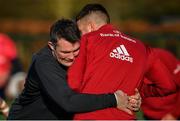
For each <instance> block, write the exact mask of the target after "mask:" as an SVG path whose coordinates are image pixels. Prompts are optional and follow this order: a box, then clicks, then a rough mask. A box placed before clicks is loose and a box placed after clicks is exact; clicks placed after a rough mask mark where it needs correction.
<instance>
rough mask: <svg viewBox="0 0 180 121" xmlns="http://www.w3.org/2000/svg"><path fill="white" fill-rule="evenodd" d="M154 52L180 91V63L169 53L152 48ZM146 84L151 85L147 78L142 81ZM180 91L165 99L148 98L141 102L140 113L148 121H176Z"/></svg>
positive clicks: (179, 112)
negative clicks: (171, 75) (165, 120)
mask: <svg viewBox="0 0 180 121" xmlns="http://www.w3.org/2000/svg"><path fill="white" fill-rule="evenodd" d="M154 52H155V53H156V54H157V57H159V58H160V60H161V62H163V63H164V64H165V66H166V67H167V68H168V69H169V71H170V72H171V73H172V74H173V75H174V77H175V82H176V84H177V85H178V88H179V89H180V61H179V60H178V59H177V58H176V57H175V56H174V55H173V54H172V53H170V52H169V51H167V50H164V49H160V48H154ZM144 82H145V83H147V84H152V81H150V80H148V79H147V78H146V79H145V80H144ZM177 108H180V91H179V90H178V91H177V92H176V93H174V94H171V95H168V96H165V97H149V98H145V99H143V101H142V111H143V113H144V117H145V119H149V120H160V119H167V120H175V119H176V120H177V119H179V118H180V110H178V109H177Z"/></svg>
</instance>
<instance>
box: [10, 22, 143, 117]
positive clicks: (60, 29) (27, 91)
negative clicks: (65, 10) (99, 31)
mask: <svg viewBox="0 0 180 121" xmlns="http://www.w3.org/2000/svg"><path fill="white" fill-rule="evenodd" d="M79 39H80V32H79V29H78V27H77V25H76V23H75V22H73V21H71V20H68V19H61V20H58V21H57V22H55V23H54V24H53V25H52V27H51V29H50V40H49V41H48V45H47V46H46V47H44V48H42V49H41V50H40V51H39V52H37V53H36V54H34V56H33V57H32V63H31V65H30V68H29V72H28V74H27V78H26V82H25V88H24V89H23V92H22V93H21V94H20V96H19V97H18V98H17V99H16V100H15V101H14V103H13V104H12V106H11V109H10V113H9V116H8V120H9V119H10V120H12V119H13V120H14V119H24V120H25V119H46V120H47V119H72V114H74V113H75V112H76V113H77V112H88V111H94V110H99V109H103V108H109V107H115V108H119V109H120V110H125V109H126V111H127V110H128V111H130V110H129V108H131V107H132V106H131V105H133V107H134V106H135V108H139V107H140V106H139V105H138V103H139V101H140V99H139V98H140V97H139V96H138V95H134V96H136V98H134V100H135V99H137V100H136V102H137V103H135V104H134V103H131V101H130V100H129V98H128V96H127V94H125V93H124V92H122V91H120V90H119V91H116V90H114V91H113V92H111V93H101V94H87V93H76V92H74V91H72V90H71V89H70V88H69V86H68V84H67V81H66V76H67V70H68V68H69V67H70V66H71V65H72V64H73V63H74V60H75V58H76V57H77V55H78V53H79V48H80V43H79ZM132 109H133V108H132Z"/></svg>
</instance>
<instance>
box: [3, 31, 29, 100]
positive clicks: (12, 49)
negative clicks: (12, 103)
mask: <svg viewBox="0 0 180 121" xmlns="http://www.w3.org/2000/svg"><path fill="white" fill-rule="evenodd" d="M0 54H2V55H4V56H6V57H7V58H8V59H9V60H10V62H11V65H12V68H11V72H10V73H11V74H10V78H9V80H8V83H7V85H4V87H2V88H1V89H0V95H1V97H3V98H6V96H7V98H10V99H14V98H15V97H16V96H17V95H18V93H16V94H15V93H14V92H13V93H12V91H9V90H11V89H10V88H9V83H14V82H24V81H25V77H26V73H25V72H24V71H23V68H22V64H21V62H20V59H19V57H18V54H17V48H16V44H15V43H14V41H13V40H12V39H11V38H10V37H9V36H8V35H6V34H3V33H0ZM6 88H8V89H6ZM17 90H19V89H17ZM7 92H8V93H7ZM6 94H8V95H6Z"/></svg>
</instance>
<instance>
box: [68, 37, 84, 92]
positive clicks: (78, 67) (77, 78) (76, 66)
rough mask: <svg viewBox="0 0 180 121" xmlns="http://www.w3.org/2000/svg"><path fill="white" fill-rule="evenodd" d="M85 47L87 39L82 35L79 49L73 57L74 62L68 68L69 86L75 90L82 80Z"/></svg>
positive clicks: (78, 87) (78, 88) (77, 89)
mask: <svg viewBox="0 0 180 121" xmlns="http://www.w3.org/2000/svg"><path fill="white" fill-rule="evenodd" d="M86 48H87V39H86V37H84V36H83V37H82V39H81V42H80V51H79V55H78V57H77V58H76V59H75V62H74V63H73V65H72V66H71V67H70V68H69V70H68V84H69V86H70V87H71V88H72V89H73V90H75V91H79V90H80V86H81V84H82V81H83V75H84V72H85V67H86V59H87V58H86V56H87V55H86V54H87V51H86Z"/></svg>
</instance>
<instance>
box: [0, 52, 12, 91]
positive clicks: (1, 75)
mask: <svg viewBox="0 0 180 121" xmlns="http://www.w3.org/2000/svg"><path fill="white" fill-rule="evenodd" d="M10 72H11V62H10V60H9V58H7V57H5V56H4V55H0V88H2V87H4V86H5V85H6V82H7V81H8V78H9V75H10Z"/></svg>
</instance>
